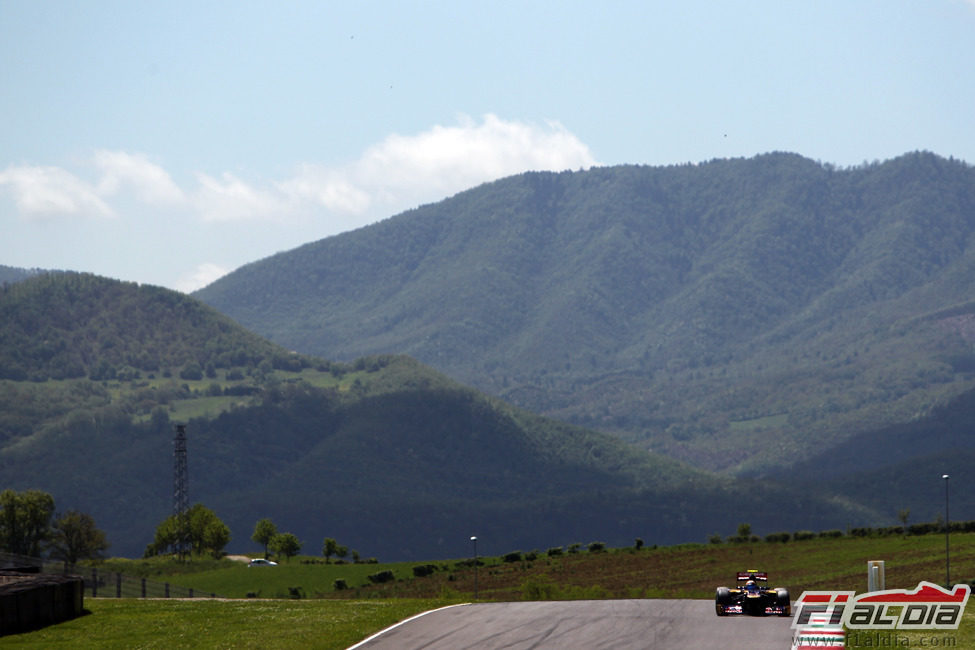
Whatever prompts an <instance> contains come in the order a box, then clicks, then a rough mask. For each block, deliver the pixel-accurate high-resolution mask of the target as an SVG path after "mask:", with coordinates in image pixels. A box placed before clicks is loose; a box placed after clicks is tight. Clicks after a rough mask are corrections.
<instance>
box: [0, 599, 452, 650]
mask: <svg viewBox="0 0 975 650" xmlns="http://www.w3.org/2000/svg"><path fill="white" fill-rule="evenodd" d="M448 604H450V603H448V602H445V601H439V600H437V601H434V600H406V599H403V600H378V599H377V600H368V601H351V600H302V601H293V600H200V599H194V600H135V599H121V600H113V599H104V598H94V599H92V598H90V599H88V600H86V601H85V609H86V610H87V611H88V612H90V614H86V615H85V616H81V617H79V618H76V619H74V620H71V621H66V622H64V623H60V624H58V625H52V626H50V627H46V628H44V629H41V630H37V631H34V632H28V633H25V634H15V635H12V636H6V637H3V639H0V646H3V647H22V648H99V649H115V648H118V649H122V648H124V649H126V650H128V649H130V648H262V649H265V648H288V649H291V648H316V649H323V650H333V649H334V650H339V649H341V648H348V647H349V646H351V645H353V644H355V643H358V642H359V641H361V640H362V639H364V638H366V637H368V636H370V635H372V634H375V633H376V632H378V631H380V630H382V629H383V628H386V627H388V626H390V625H392V624H394V623H396V622H398V621H401V620H403V619H405V618H408V617H410V616H413V615H414V614H417V613H419V612H423V611H426V610H429V609H435V608H437V607H443V606H445V605H448Z"/></svg>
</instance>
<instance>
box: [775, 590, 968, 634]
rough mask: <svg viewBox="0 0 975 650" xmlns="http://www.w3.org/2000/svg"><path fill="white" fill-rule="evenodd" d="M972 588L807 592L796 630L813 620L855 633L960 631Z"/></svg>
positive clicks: (795, 617)
mask: <svg viewBox="0 0 975 650" xmlns="http://www.w3.org/2000/svg"><path fill="white" fill-rule="evenodd" d="M970 593H971V588H970V587H969V586H968V585H956V586H955V587H954V589H952V590H950V591H949V590H947V589H944V588H943V587H939V586H938V585H936V584H933V583H930V582H920V583H918V586H917V588H916V589H913V590H907V589H889V590H887V591H874V592H869V593H865V594H860V595H859V596H857V595H856V592H853V591H804V592H802V595H801V596H800V597H799V600H797V601H796V603H795V608H794V610H795V613H794V615H793V617H792V627H794V628H797V627H807V626H809V625H810V624H811V623H810V622H811V621H813V620H819V621H825V622H826V623H827V624H828V625H835V626H840V625H842V626H846V627H847V628H848V629H851V630H932V629H933V630H957V629H958V625H959V624H960V623H961V616H962V614H963V613H964V611H965V605H966V604H967V603H968V596H969V595H970Z"/></svg>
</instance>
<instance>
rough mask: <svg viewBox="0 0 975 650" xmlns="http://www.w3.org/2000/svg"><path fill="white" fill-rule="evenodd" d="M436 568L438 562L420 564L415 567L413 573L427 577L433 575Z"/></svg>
mask: <svg viewBox="0 0 975 650" xmlns="http://www.w3.org/2000/svg"><path fill="white" fill-rule="evenodd" d="M436 570H437V565H436V564H418V565H416V566H415V567H413V575H414V576H416V577H417V578H425V577H426V576H428V575H432V574H433V572H434V571H436Z"/></svg>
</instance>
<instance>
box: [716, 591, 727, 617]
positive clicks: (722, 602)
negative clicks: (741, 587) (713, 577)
mask: <svg viewBox="0 0 975 650" xmlns="http://www.w3.org/2000/svg"><path fill="white" fill-rule="evenodd" d="M730 604H731V591H730V590H729V589H728V588H727V587H718V589H717V590H716V591H715V592H714V613H715V614H717V615H718V616H727V615H728V613H727V612H726V611H725V609H724V608H725V606H727V605H730Z"/></svg>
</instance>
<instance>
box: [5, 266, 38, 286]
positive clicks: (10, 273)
mask: <svg viewBox="0 0 975 650" xmlns="http://www.w3.org/2000/svg"><path fill="white" fill-rule="evenodd" d="M38 273H42V271H40V270H38V269H18V268H16V267H13V266H4V265H3V264H0V285H4V284H12V283H14V282H20V281H21V280H25V279H27V278H29V277H30V276H32V275H37V274H38Z"/></svg>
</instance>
